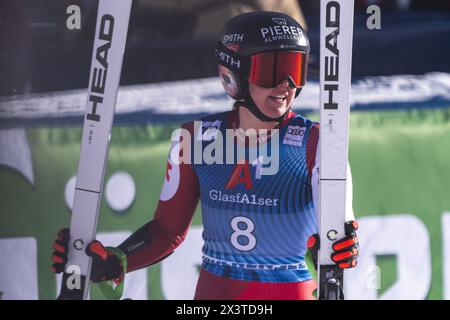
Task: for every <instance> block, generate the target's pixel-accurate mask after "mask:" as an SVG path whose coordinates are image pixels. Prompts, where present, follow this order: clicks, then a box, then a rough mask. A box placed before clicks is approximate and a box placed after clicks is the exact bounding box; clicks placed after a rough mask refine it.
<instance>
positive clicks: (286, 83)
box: [277, 79, 289, 88]
mask: <svg viewBox="0 0 450 320" xmlns="http://www.w3.org/2000/svg"><path fill="white" fill-rule="evenodd" d="M277 87H281V88H286V87H289V81H288V79H284V80H283V81H281V82H280V84H279V85H278V86H277Z"/></svg>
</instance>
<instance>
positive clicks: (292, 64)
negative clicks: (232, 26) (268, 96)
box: [248, 51, 307, 88]
mask: <svg viewBox="0 0 450 320" xmlns="http://www.w3.org/2000/svg"><path fill="white" fill-rule="evenodd" d="M306 60H307V56H306V53H304V52H301V51H276V52H261V53H257V54H254V55H251V56H250V68H249V73H248V80H249V81H250V82H252V83H254V84H256V85H258V86H261V87H266V88H273V87H276V86H277V85H279V84H280V83H281V82H282V81H283V80H284V79H288V81H289V82H290V84H291V85H294V86H295V87H296V88H301V87H303V85H304V84H305V80H306V66H307V63H306V62H307V61H306Z"/></svg>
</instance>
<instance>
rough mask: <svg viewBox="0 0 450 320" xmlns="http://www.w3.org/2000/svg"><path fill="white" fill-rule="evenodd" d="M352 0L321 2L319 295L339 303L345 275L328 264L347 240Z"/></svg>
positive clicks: (334, 266) (332, 264) (330, 263)
mask: <svg viewBox="0 0 450 320" xmlns="http://www.w3.org/2000/svg"><path fill="white" fill-rule="evenodd" d="M353 6H354V0H321V2H320V221H319V235H320V251H319V261H318V275H319V285H318V287H319V288H318V297H319V299H326V300H342V299H344V294H343V285H344V283H343V281H344V279H343V271H342V270H341V269H339V268H338V267H337V266H336V265H335V263H334V262H333V261H332V260H331V258H330V255H331V253H332V248H331V246H332V244H333V243H334V241H336V240H339V239H340V238H342V237H344V236H345V232H344V224H345V212H346V187H347V161H348V144H349V118H350V100H349V99H350V85H351V67H352V42H353V41H352V39H353Z"/></svg>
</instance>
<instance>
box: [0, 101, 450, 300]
mask: <svg viewBox="0 0 450 320" xmlns="http://www.w3.org/2000/svg"><path fill="white" fill-rule="evenodd" d="M311 117H312V118H315V119H317V115H311ZM449 119H450V111H449V109H439V110H434V109H429V110H424V111H417V110H408V111H377V112H372V111H371V112H354V113H353V114H352V115H351V128H350V134H351V136H350V165H351V168H352V174H353V208H354V211H355V214H356V216H357V218H361V230H360V234H361V264H360V265H362V266H363V268H365V269H364V270H362V269H361V270H358V271H355V272H352V274H351V279H353V280H354V281H348V287H347V290H348V291H349V292H350V296H351V297H352V298H364V299H366V298H379V297H380V298H397V299H409V298H428V299H443V298H444V297H447V298H450V297H449V295H450V288H449V289H447V290H446V289H445V288H448V287H449V286H450V285H448V284H447V285H445V283H446V281H447V282H448V281H450V279H449V280H446V279H447V278H446V276H444V271H445V266H447V269H449V268H450V263H449V262H447V261H446V259H448V260H450V257H449V258H446V257H445V254H444V253H445V249H446V248H447V250H450V243H449V244H448V245H447V247H446V246H445V244H446V243H447V242H450V240H448V239H450V223H449V222H448V221H450V219H448V216H447V214H446V212H450V196H449V190H450V166H449V164H450V120H449ZM177 127H178V125H175V124H174V125H170V126H167V125H164V126H162V125H133V126H131V125H127V126H116V127H114V129H113V132H112V140H111V149H110V155H109V163H108V168H107V173H106V180H105V192H104V195H103V203H102V207H101V215H100V221H99V225H98V230H99V233H101V234H102V235H103V236H104V237H105V238H104V239H115V240H114V241H118V239H119V238H123V237H124V236H126V235H127V234H128V233H130V232H132V231H133V230H136V229H137V228H139V227H140V226H142V225H143V224H144V223H146V222H148V221H149V220H150V219H151V218H152V217H153V213H154V210H155V208H156V205H157V202H158V198H159V193H160V191H161V186H162V182H163V177H164V174H165V169H166V160H167V154H168V150H169V146H170V136H171V133H172V131H173V130H174V129H175V128H177ZM0 136H1V152H2V154H3V155H1V156H0V164H1V167H0V194H1V198H2V201H1V202H0V212H1V215H0V248H1V249H2V258H1V262H0V299H1V298H3V299H37V298H39V299H54V298H55V297H56V290H57V282H56V278H55V275H54V274H53V273H52V272H51V270H50V265H51V262H50V256H51V252H52V242H53V241H54V238H55V236H56V233H57V231H58V230H59V229H60V228H62V227H66V226H68V225H69V221H70V206H71V200H70V199H71V197H70V194H71V192H70V189H71V184H73V179H72V178H73V177H74V176H75V175H76V170H77V163H78V156H79V148H80V137H81V128H78V127H45V128H44V127H35V128H28V129H2V130H0ZM200 224H201V216H200V210H199V209H197V213H196V214H195V217H194V222H193V226H192V228H193V230H191V231H192V232H190V235H188V238H189V237H191V238H190V239H189V241H186V242H187V243H186V244H183V245H182V246H185V248H184V249H182V248H181V247H180V251H181V252H180V256H179V257H178V258H177V257H176V256H175V257H173V258H172V257H170V258H169V259H172V260H169V259H168V260H169V261H167V263H166V262H163V263H162V264H158V265H156V266H152V267H150V268H148V269H147V270H144V271H142V272H141V273H140V274H139V275H135V277H136V280H135V281H134V282H133V281H131V283H130V284H129V286H130V287H129V288H128V291H127V288H125V291H126V294H125V296H124V297H126V295H127V292H128V294H130V295H133V290H135V291H139V292H140V294H139V296H138V297H133V296H132V297H133V298H148V299H168V298H170V299H174V298H183V297H184V298H186V299H189V296H177V295H176V293H175V292H176V291H175V289H173V288H176V287H177V286H180V288H184V287H186V288H189V289H188V290H186V292H188V293H189V294H191V293H192V292H193V290H194V289H195V280H196V279H195V273H194V271H195V270H196V269H195V268H194V267H193V266H194V265H195V266H196V265H197V264H198V263H199V261H198V257H201V254H200V252H197V251H199V250H200V248H201V238H200V235H201V233H200V232H199V230H201V226H200ZM402 226H404V227H402ZM409 226H410V227H409ZM446 226H448V227H446ZM397 229H398V230H397ZM383 230H384V232H383ZM108 237H109V238H108ZM447 238H448V239H447ZM446 239H447V240H446ZM111 241H113V240H111ZM105 244H106V245H114V243H105ZM365 247H366V248H367V251H366V253H365V252H364V249H365ZM194 249H195V259H194V258H193V260H192V261H189V262H188V263H190V264H191V266H190V267H192V268H191V269H192V270H194V271H192V272H191V273H189V272H190V271H185V270H184V269H186V268H185V266H183V263H182V261H183V256H182V255H183V251H182V250H194ZM367 252H369V253H367ZM174 255H175V254H174ZM364 259H366V260H364ZM363 261H375V263H372V262H367V263H364V262H363ZM447 263H448V264H447ZM177 268H178V269H177ZM370 268H372V269H370ZM174 270H180V272H179V273H180V274H181V275H182V276H183V277H182V278H180V279H183V278H186V279H188V280H186V281H187V282H186V283H184V282H182V283H179V281H181V280H177V279H178V278H177V277H172V278H171V277H169V276H167V274H171V273H173V272H174ZM371 270H372V271H373V272H372V271H371ZM417 270H420V272H417ZM183 272H188V273H183ZM447 272H448V271H447ZM175 273H176V272H175ZM131 275H133V274H131ZM374 275H375V278H373V276H374ZM132 277H133V276H132ZM371 277H372V278H373V279H372V278H371ZM127 278H128V275H127ZM139 279H141V280H139ZM142 279H144V280H142ZM356 279H359V280H358V283H357V284H355V283H354V282H355V281H356ZM363 282H364V283H363ZM407 283H409V284H410V287H409V288H408V287H407ZM126 285H127V283H126ZM193 286H194V288H192V287H193ZM180 291H183V290H181V289H180ZM414 294H416V295H414ZM92 297H93V298H101V297H102V296H101V294H100V293H99V290H98V289H97V288H93V291H92ZM191 298H192V297H191Z"/></svg>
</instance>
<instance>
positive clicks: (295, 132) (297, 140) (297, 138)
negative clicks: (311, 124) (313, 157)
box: [283, 126, 306, 147]
mask: <svg viewBox="0 0 450 320" xmlns="http://www.w3.org/2000/svg"><path fill="white" fill-rule="evenodd" d="M305 132H306V128H305V127H300V126H289V127H288V129H287V131H286V134H285V136H284V139H283V144H289V145H291V146H297V147H301V146H302V145H303V138H304V136H305Z"/></svg>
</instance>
